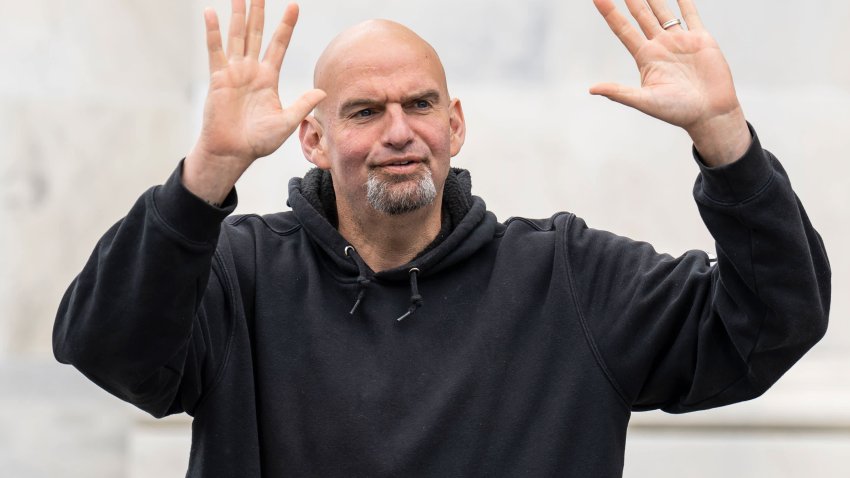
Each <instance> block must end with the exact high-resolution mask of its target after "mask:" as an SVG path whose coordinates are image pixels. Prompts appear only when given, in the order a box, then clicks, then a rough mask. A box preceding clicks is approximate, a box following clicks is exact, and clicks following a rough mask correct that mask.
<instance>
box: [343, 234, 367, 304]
mask: <svg viewBox="0 0 850 478" xmlns="http://www.w3.org/2000/svg"><path fill="white" fill-rule="evenodd" d="M343 252H345V257H348V258H350V259H351V260H352V261H354V264H356V265H357V283H358V284H360V289H359V290H358V291H357V299H356V300H355V301H354V307H352V308H351V310H350V311H349V312H348V313H349V314H351V315H354V312H355V311H357V308H358V307H360V302H362V301H363V297H365V296H366V286H368V285H369V283H370V282H372V281H370V280H369V279H367V278H366V276H365V275H364V274H363V269H365V267H366V266H365V264H362V261H360V260H359V259H360V258H359V257H356V256H355V254H356V253H357V251H356V250H354V247H352V246H345V250H344V251H343Z"/></svg>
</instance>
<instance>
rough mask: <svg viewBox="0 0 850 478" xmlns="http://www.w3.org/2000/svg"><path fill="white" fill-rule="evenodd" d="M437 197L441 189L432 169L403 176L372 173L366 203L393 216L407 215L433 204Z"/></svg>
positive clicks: (370, 173)
mask: <svg viewBox="0 0 850 478" xmlns="http://www.w3.org/2000/svg"><path fill="white" fill-rule="evenodd" d="M436 198H437V188H436V187H435V186H434V180H433V178H432V177H431V170H430V169H428V168H422V171H421V172H416V173H412V174H401V175H392V174H390V175H384V174H381V173H380V172H379V171H376V170H375V169H371V170H370V171H369V179H368V180H367V181H366V200H367V201H368V202H369V205H370V206H372V207H373V208H374V209H375V210H376V211H380V212H382V213H384V214H389V215H391V216H395V215H399V214H406V213H408V212H413V211H415V210H417V209H419V208H422V207H425V206H428V205H430V204H432V203H433V202H434V199H436Z"/></svg>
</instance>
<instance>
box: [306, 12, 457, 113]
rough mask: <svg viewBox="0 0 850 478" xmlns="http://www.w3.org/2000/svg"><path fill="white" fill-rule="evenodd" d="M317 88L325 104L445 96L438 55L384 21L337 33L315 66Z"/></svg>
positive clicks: (445, 91) (410, 35)
mask: <svg viewBox="0 0 850 478" xmlns="http://www.w3.org/2000/svg"><path fill="white" fill-rule="evenodd" d="M315 83H316V87H318V88H321V89H323V90H325V92H326V93H327V94H328V98H327V99H326V100H325V102H324V104H325V105H328V104H329V103H331V104H333V103H337V104H338V103H339V101H340V98H341V97H351V96H361V97H375V99H379V98H380V97H386V98H387V99H391V98H393V97H404V96H406V95H410V94H415V93H416V91H417V90H436V91H438V92H440V94H441V95H443V96H446V97H448V91H447V87H446V77H445V72H444V70H443V66H442V63H441V62H440V59H439V57H438V56H437V53H436V52H435V51H434V49H433V48H432V47H431V46H430V45H429V44H428V43H427V42H425V41H424V40H422V39H421V38H420V37H419V36H418V35H416V34H415V33H413V32H412V31H410V30H408V29H406V28H405V27H403V26H401V25H398V24H392V23H389V22H370V23H366V24H363V25H360V26H358V27H355V28H354V29H352V30H351V31H349V32H345V33H343V34H341V35H340V36H339V37H338V38H337V39H335V40H334V41H333V42H332V43H331V45H329V46H328V48H327V49H326V51H325V53H323V55H322V57H321V58H320V60H319V62H318V63H317V65H316V77H315Z"/></svg>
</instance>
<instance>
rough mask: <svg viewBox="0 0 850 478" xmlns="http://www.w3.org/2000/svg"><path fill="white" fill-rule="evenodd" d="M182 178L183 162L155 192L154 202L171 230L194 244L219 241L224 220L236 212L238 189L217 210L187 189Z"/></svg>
mask: <svg viewBox="0 0 850 478" xmlns="http://www.w3.org/2000/svg"><path fill="white" fill-rule="evenodd" d="M182 176H183V160H181V161H180V164H178V165H177V168H176V169H175V170H174V172H173V173H171V176H169V178H168V180H167V181H166V182H165V184H163V185H162V186H158V187H156V188H155V189H154V192H153V200H154V205H155V207H156V210H157V212H158V213H159V215H160V217H161V218H162V219H163V221H165V223H166V224H167V225H168V226H169V227H171V228H172V229H174V230H175V231H177V232H178V233H180V234H181V235H183V236H185V237H186V238H187V239H189V240H191V241H195V242H214V241H216V240H217V239H218V233H219V230H220V229H221V221H223V220H224V218H226V217H227V216H228V215H230V214H231V213H232V212H233V210H234V209H236V204H237V202H238V197H237V195H236V188H233V189H232V190H231V191H230V193H229V194H228V195H227V197H226V198H225V199H224V202H223V203H222V205H221V207H216V206H213V205H212V204H209V203H207V202H206V201H204V200H203V199H201V198H199V197H198V196H195V195H194V194H192V192H191V191H189V190H188V189H186V187H185V186H184V185H183V182H182V180H181V178H182Z"/></svg>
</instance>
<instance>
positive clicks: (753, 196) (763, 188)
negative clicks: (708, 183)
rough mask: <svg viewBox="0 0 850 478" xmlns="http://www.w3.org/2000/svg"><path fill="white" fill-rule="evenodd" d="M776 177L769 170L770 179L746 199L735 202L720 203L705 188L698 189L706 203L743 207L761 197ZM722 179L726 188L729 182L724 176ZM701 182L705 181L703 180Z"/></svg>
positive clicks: (772, 171) (774, 172)
mask: <svg viewBox="0 0 850 478" xmlns="http://www.w3.org/2000/svg"><path fill="white" fill-rule="evenodd" d="M776 175H777V173H776V171H774V170H772V169H771V174H770V177H768V178H767V181H765V182H764V184H762V185H761V186H760V187H759V188H758V189H756V191H755V192H753V193H752V194H750V195H749V196H748V197H746V198H744V199H741V200H737V201H721V200H719V199H715V198H713V197H711V196H710V195H709V194H708V192H707V191H706V190H705V186H702V187H700V190H701V191H702V196H703V197H705V199H706V200H708V201H710V202H712V203H714V204H716V205H718V206H724V207H730V206H736V205H744V204H747V203H749V202H752V201H754V200H755V199H756V198H758V197H759V196H760V195H762V194H763V193H764V192H765V191H766V190H767V189H768V188H769V187H770V186H771V185H772V184H773V182H774V181H775V180H776V178H775V176H776ZM723 179H724V182H725V183H727V187H728V185H729V181H728V180H727V179H726V176H725V175H724V177H723ZM703 181H705V179H703ZM728 189H730V190H731V189H732V188H731V187H728Z"/></svg>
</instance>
